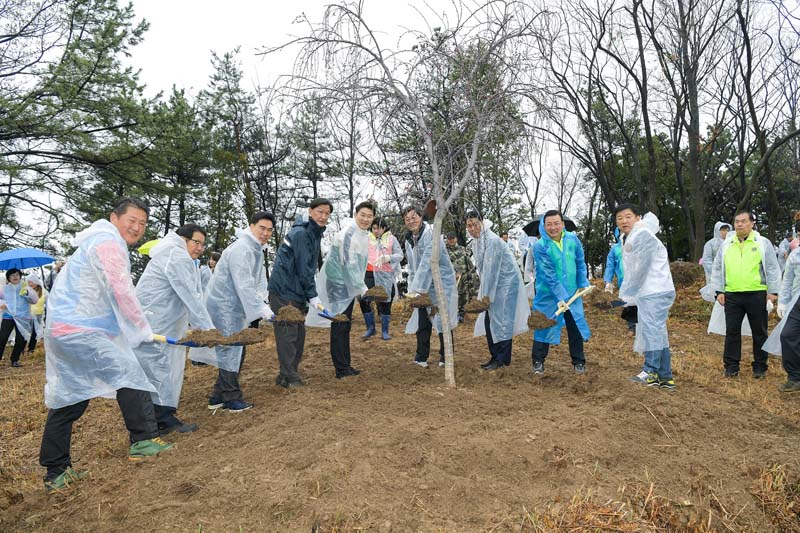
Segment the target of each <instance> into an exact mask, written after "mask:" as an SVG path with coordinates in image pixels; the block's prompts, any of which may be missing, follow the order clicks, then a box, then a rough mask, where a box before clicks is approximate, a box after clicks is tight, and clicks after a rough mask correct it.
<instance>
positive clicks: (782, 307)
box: [778, 304, 786, 318]
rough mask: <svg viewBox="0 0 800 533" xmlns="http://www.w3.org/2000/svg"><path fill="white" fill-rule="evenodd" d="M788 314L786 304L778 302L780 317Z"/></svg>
mask: <svg viewBox="0 0 800 533" xmlns="http://www.w3.org/2000/svg"><path fill="white" fill-rule="evenodd" d="M785 314H786V304H778V318H783V315H785Z"/></svg>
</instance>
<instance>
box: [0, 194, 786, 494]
mask: <svg viewBox="0 0 800 533" xmlns="http://www.w3.org/2000/svg"><path fill="white" fill-rule="evenodd" d="M333 210H334V206H333V204H332V202H330V201H329V200H327V199H325V198H316V199H314V200H312V201H311V202H310V204H309V205H308V208H307V210H306V211H305V212H304V213H302V216H299V217H298V218H297V219H296V220H295V222H294V224H293V225H292V227H291V229H290V230H289V231H288V232H287V233H286V235H285V236H284V237H283V238H282V241H281V242H280V243H279V246H278V248H277V250H276V253H275V259H274V261H273V263H272V268H271V272H270V274H269V275H268V273H267V269H266V267H265V262H264V252H265V250H267V249H268V248H269V246H270V242H271V241H272V235H273V232H274V230H275V225H276V218H275V216H274V215H273V214H272V213H269V212H265V211H262V212H258V213H255V214H254V215H253V216H252V217H251V219H250V220H249V225H248V226H247V227H245V228H241V229H237V230H236V240H235V241H234V242H233V243H232V244H231V245H230V246H228V247H227V248H225V249H224V250H223V251H222V252H212V253H210V254H209V255H208V264H207V265H200V264H199V259H200V258H201V257H203V256H204V254H205V252H206V232H205V230H204V229H203V228H202V227H200V226H198V225H196V224H191V223H189V224H185V225H183V226H181V227H180V228H178V229H176V230H174V231H169V232H168V233H167V234H166V235H164V236H163V237H162V238H161V239H160V240H159V241H158V243H157V244H156V245H155V246H153V247H152V248H151V249H150V251H149V256H150V257H149V262H148V263H147V265H146V267H145V269H144V271H143V273H142V275H141V277H140V278H139V279H138V282H137V283H136V284H134V279H133V276H132V274H131V266H130V258H129V255H128V247H129V246H131V245H133V244H134V243H136V242H138V241H139V240H140V239H141V238H142V236H143V235H144V231H145V228H146V225H147V221H148V217H149V208H148V206H147V205H146V204H144V203H143V202H141V201H140V200H138V199H136V198H124V199H123V200H121V201H120V202H119V203H118V205H116V206H115V208H114V210H113V211H112V213H111V214H110V216H109V219H108V220H105V219H103V220H99V221H97V222H95V223H93V224H92V225H91V226H89V227H88V228H87V229H85V230H83V231H81V232H80V233H78V234H77V236H76V238H75V242H74V245H75V252H74V253H73V254H72V256H71V257H70V258H69V259H68V260H67V261H66V262H65V261H58V262H56V263H55V265H54V266H53V268H52V269H51V271H50V273H49V275H48V276H46V277H45V281H44V282H43V281H42V279H41V278H40V277H39V276H38V275H37V274H35V273H31V274H28V276H27V278H24V277H23V273H22V272H21V271H20V270H18V269H11V270H8V271H7V272H6V273H5V279H6V283H5V284H4V285H2V286H0V311H2V314H3V316H2V324H1V325H0V348H2V349H3V352H4V351H5V347H6V344H7V343H8V340H9V338H10V336H11V335H12V334H14V335H15V341H14V345H13V348H12V350H11V366H12V367H19V366H21V364H22V363H20V357H21V355H22V354H23V352H24V351H25V349H26V348H27V349H28V351H31V352H32V351H33V350H34V349H35V347H36V343H37V341H39V340H43V341H44V346H45V358H46V359H45V360H46V378H47V383H46V385H45V394H44V399H45V404H46V405H47V407H48V408H49V411H48V415H47V420H46V423H45V427H44V432H43V436H42V443H41V450H40V464H41V465H42V466H43V467H45V468H46V469H47V472H46V475H45V478H44V483H45V488H46V490H48V491H60V490H64V489H66V488H68V487H69V486H70V485H71V484H72V483H74V482H76V481H78V480H80V479H82V478H83V477H85V475H86V473H85V472H81V471H78V470H76V469H75V468H73V466H72V461H71V454H70V445H71V435H72V425H73V424H74V422H75V421H76V420H78V419H79V418H80V417H81V416H82V415H83V414H84V412H85V410H86V407H87V406H88V403H89V401H90V400H91V399H93V398H96V397H109V398H116V401H117V403H118V405H119V408H120V412H121V414H122V417H123V420H124V423H125V426H126V428H127V429H128V432H129V436H130V447H129V454H128V458H129V460H130V461H141V460H144V459H146V458H149V457H153V456H155V455H158V454H160V453H162V452H164V451H166V450H169V449H171V448H172V444H170V443H168V442H166V441H165V440H163V439H162V437H163V436H165V435H168V434H170V433H172V432H179V433H191V432H193V431H196V430H197V429H198V425H197V423H193V422H187V421H184V420H181V418H179V417H178V406H179V400H180V396H181V389H182V385H183V379H184V368H185V363H186V349H185V347H184V346H181V345H175V344H169V343H165V342H164V339H167V338H171V339H179V338H182V337H184V336H185V335H186V334H187V332H188V331H189V330H190V329H192V330H211V329H216V330H218V331H219V332H220V333H221V334H222V335H225V336H230V335H233V334H237V333H240V332H242V331H243V330H245V329H246V328H249V327H259V325H260V323H261V322H268V323H269V324H270V326H271V327H272V328H273V329H274V334H275V343H276V354H277V364H278V372H277V375H276V376H275V385H277V386H281V387H285V388H295V387H303V386H305V385H306V384H307V383H306V380H305V379H304V377H303V375H302V372H301V368H300V364H301V361H302V359H303V355H304V350H305V337H306V327H308V326H311V327H328V328H330V355H331V362H332V366H333V375H334V377H335V378H336V379H345V378H351V379H352V377H354V376H359V375H360V374H361V373H362V371H361V370H359V369H358V368H356V367H354V366H353V358H352V354H351V349H350V336H351V327H352V321H353V311H354V310H355V308H356V302H358V308H359V309H360V310H361V313H362V316H363V320H364V323H365V325H366V332H365V333H364V334H363V336H362V338H363V339H370V338H371V337H377V336H378V327H379V326H378V324H380V335H379V339H380V340H381V341H390V340H391V339H392V336H391V335H390V324H391V315H392V302H393V301H396V300H397V299H398V298H399V297H400V292H401V291H400V288H399V286H398V281H399V280H400V279H401V264H402V263H403V262H405V264H406V268H407V276H408V279H407V288H406V291H407V294H406V296H407V297H409V298H412V299H415V300H416V299H419V298H423V297H425V298H427V299H428V303H427V304H424V305H420V306H416V307H415V308H414V310H413V313H412V314H411V316H410V318H409V320H408V322H407V324H406V327H405V333H406V334H413V335H415V337H416V348H415V352H414V354H413V357H411V358H410V359H411V362H412V363H413V364H414V365H416V366H417V367H419V368H421V369H427V368H429V366H430V363H429V358H430V351H431V337H432V336H433V332H434V331H435V332H436V333H437V335H438V338H439V358H438V365H439V366H445V363H446V360H445V344H446V336H449V337H450V339H449V341H450V342H453V343H454V337H453V331H454V330H455V329H456V328H457V326H458V325H459V324H460V323H463V322H464V313H465V306H466V305H467V303H468V302H473V301H478V302H483V304H484V306H485V307H484V308H483V310H482V311H480V312H479V314H478V316H477V318H476V321H475V325H474V329H473V335H474V336H476V337H477V336H485V337H486V342H487V348H488V352H489V358H488V360H487V361H486V362H484V363H483V364H481V366H480V368H481V369H483V370H484V371H487V372H491V371H495V370H498V369H501V368H503V367H506V366H509V365H510V364H511V362H512V346H513V339H514V337H516V336H518V335H521V334H524V333H526V332H528V331H529V328H530V327H531V326H529V318H530V317H531V314H537V313H538V314H541V315H543V316H544V317H547V318H548V319H551V320H552V323H551V325H548V326H541V327H538V328H539V329H535V330H534V332H533V347H532V351H531V370H532V373H533V375H534V376H540V375H542V374H544V373H545V363H546V361H547V357H548V354H549V348H550V346H551V345H553V344H556V345H557V344H560V342H561V339H562V331H563V329H566V333H567V342H568V345H569V356H570V359H571V363H572V371H573V372H574V374H575V375H576V376H581V375H583V374H585V373H586V372H587V371H589V367H588V366H587V357H586V353H585V350H584V343H585V342H586V341H587V340H589V338H590V336H591V329H590V326H589V323H588V320H587V318H586V315H585V313H584V303H583V298H582V295H583V294H585V293H586V292H587V291H590V290H591V283H590V281H589V273H588V271H587V266H586V261H585V257H584V250H583V244H582V243H581V240H580V238H579V237H578V235H577V234H576V233H575V232H573V231H569V230H568V229H567V228H566V226H565V218H564V216H563V214H562V213H561V212H560V211H558V210H550V211H546V212H545V213H544V214H543V215H542V216H541V217H540V219H539V221H538V228H536V229H538V231H537V232H535V233H536V236H535V237H531V238H529V239H525V241H524V243H523V250H521V253H520V251H519V250H517V249H516V247H515V246H513V245H512V244H511V243H509V242H508V233H506V232H500V233H499V235H498V233H496V232H495V231H494V230H493V228H492V224H491V222H489V221H487V220H485V219H484V218H483V216H482V214H481V213H480V212H478V211H475V210H468V211H467V213H466V215H465V217H464V219H463V220H460V221H459V222H460V223H461V224H463V227H464V228H465V229H466V234H467V235H468V236H469V238H470V241H469V248H466V247H464V246H462V245H461V244H459V242H458V236H457V235H456V233H454V232H451V233H447V234H446V236H445V238H444V239H441V240H440V241H438V242H437V241H436V240H435V236H434V230H433V226H431V225H430V224H428V223H427V222H426V221H425V220H424V213H423V210H422V209H421V208H420V207H417V206H413V205H412V206H408V207H406V208H405V209H403V210H402V212H401V214H400V215H401V217H402V224H403V229H404V230H405V235H403V238H402V241H403V243H404V247H403V246H401V240H400V239H398V237H396V236H395V234H393V232H392V231H391V227H390V226H391V225H390V223H389V221H388V219H387V218H386V217H383V216H380V213H379V209H378V206H377V205H376V204H375V203H374V202H371V201H365V202H361V203H359V204H357V205H356V207H355V210H354V212H353V213H352V218H349V217H348V218H346V219H345V220H344V221H343V222H342V223H341V224H340V229H339V231H338V232H337V233H336V234H335V235H333V236H332V237H331V238H330V239H329V242H330V249H329V251H328V253H327V254H326V255H325V257H324V258H323V257H322V255H323V254H322V244H321V243H322V240H323V236H324V235H325V233H326V231H328V223H329V221H330V219H331V216H332V214H333ZM613 220H614V223H615V225H616V230H615V232H614V236H615V241H614V242H613V243H611V246H610V249H609V252H608V256H607V261H606V268H605V274H604V276H603V282H604V285H603V290H605V291H606V292H608V293H611V294H612V295H613V293H614V292H617V296H618V298H617V299H616V300H615V301H614V302H613V303H612V305H613V306H618V307H620V308H621V309H622V317H623V318H624V319H625V321H626V323H627V331H628V334H629V335H630V336H633V337H634V340H633V350H634V351H635V352H638V353H640V354H642V355H643V365H642V370H641V372H639V373H638V374H636V375H635V376H633V377H631V378H630V380H631V381H633V382H635V383H638V384H641V385H644V386H648V387H658V388H661V389H665V390H674V389H675V388H676V383H675V378H674V375H673V373H672V364H671V352H670V344H669V334H668V331H667V319H668V317H669V313H670V308H671V306H672V304H673V302H674V301H675V297H676V292H675V286H674V283H673V279H672V275H671V271H670V263H669V258H668V255H667V250H666V248H665V246H664V245H663V243H662V242H661V240H660V239H659V238H658V236H657V235H658V233H659V221H658V219H657V218H656V217H655V215H653V214H652V213H644V212H642V211H641V210H640V208H639V207H638V206H636V205H633V204H621V205H619V206H617V208H616V209H615V211H614V219H613ZM754 227H755V220H754V217H753V214H752V213H751V212H748V211H741V212H737V213H736V214H735V216H734V219H733V222H732V223H727V222H718V223H716V224H715V226H714V230H713V237H712V239H710V240H709V241H708V242H707V243H706V245H705V247H704V251H703V258H702V260H701V263H702V265H703V269H704V272H705V278H706V286H705V287H704V288H703V289H702V291H701V294H702V296H703V298H705V299H707V300H709V301H713V302H714V304H715V306H714V311H713V312H712V318H711V321H710V323H709V331H710V332H711V331H716V332H718V333H722V334H724V335H725V343H724V349H723V353H722V367H723V368H722V371H723V376H725V377H726V378H731V379H733V378H736V377H738V376H739V373H740V364H741V345H742V335H743V334H746V335H750V336H752V343H753V362H752V372H753V377H754V378H756V379H762V378H764V377H765V376H766V373H767V371H768V367H769V365H768V353H773V354H776V355H781V356H782V363H783V367H784V370H785V371H786V373H787V376H788V379H787V381H786V383H784V384H783V385H782V386H781V387H780V390H781V391H782V392H787V393H788V392H796V391H800V340H798V333H800V305H799V304H798V303H797V301H798V296H800V251H798V246H797V239H796V238H793V237H794V235H793V233H792V232H790V233H788V234H786V235H785V238H784V239H783V240H782V241H781V243H780V244H779V245H778V247H774V246H773V244H772V243H771V242H770V241H769V239H767V238H766V237H764V236H763V235H761V234H759V233H758V232H757V231H756V230H755V229H754ZM433 264H436V266H437V269H436V270H438V274H439V276H440V282H441V284H440V286H439V290H437V288H436V285H435V283H434V275H433V268H432V265H433ZM615 280H616V284H615ZM379 287H380V288H383V290H384V291H385V294H386V296H387V299H386V300H381V301H374V300H373V299H372V298H371V297H369V296H367V294H368V291H369V290H370V289H374V288H379ZM442 298H443V299H442ZM531 300H532V301H531ZM773 305H776V306H777V314H778V316H779V317H780V318H781V320H780V322H779V324H778V326H777V327H776V328H775V329H774V330H773V332H772V334H771V335H769V334H768V333H769V332H768V314H769V312H770V309H771V308H772V306H773ZM287 307H289V308H294V310H295V311H297V312H298V313H300V315H301V316H305V317H306V319H305V322H302V321H287V320H276V312H278V311H281V310H283V309H284V308H287ZM337 316H338V317H345V319H342V320H332V318H333V317H337ZM445 319H446V320H445ZM154 332H157V333H158V334H154ZM162 336H163V337H162ZM3 352H0V359H2V357H3ZM245 355H246V347H245V346H241V345H219V346H215V347H213V348H192V349H191V350H190V351H189V358H190V359H191V360H192V362H193V364H205V365H213V366H215V367H216V368H217V374H216V380H215V382H214V384H213V387H212V388H211V391H210V393H209V395H208V408H209V409H212V410H218V409H221V410H223V411H227V412H232V413H238V412H242V411H247V410H249V409H252V408H253V407H254V405H253V404H252V403H251V402H249V401H247V400H246V399H245V395H244V392H243V390H242V388H241V385H240V381H239V379H240V373H241V371H242V365H243V363H244V360H245Z"/></svg>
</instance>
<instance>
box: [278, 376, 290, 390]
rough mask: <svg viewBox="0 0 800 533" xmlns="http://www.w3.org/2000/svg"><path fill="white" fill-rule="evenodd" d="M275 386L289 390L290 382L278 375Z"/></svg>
mask: <svg viewBox="0 0 800 533" xmlns="http://www.w3.org/2000/svg"><path fill="white" fill-rule="evenodd" d="M275 385H279V386H281V387H283V388H287V387H288V386H289V382H288V381H287V380H286V378H285V377H283V376H282V375H280V374H278V375H277V376H275Z"/></svg>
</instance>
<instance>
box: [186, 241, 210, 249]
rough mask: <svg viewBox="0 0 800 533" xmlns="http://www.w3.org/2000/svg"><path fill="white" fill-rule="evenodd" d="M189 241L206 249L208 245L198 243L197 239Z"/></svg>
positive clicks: (201, 242)
mask: <svg viewBox="0 0 800 533" xmlns="http://www.w3.org/2000/svg"><path fill="white" fill-rule="evenodd" d="M189 240H190V241H192V242H193V243H195V244H196V245H197V246H199V247H200V248H205V247H206V243H204V242H203V241H198V240H197V239H189Z"/></svg>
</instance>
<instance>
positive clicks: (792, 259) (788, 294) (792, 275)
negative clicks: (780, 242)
mask: <svg viewBox="0 0 800 533" xmlns="http://www.w3.org/2000/svg"><path fill="white" fill-rule="evenodd" d="M798 297H800V248H795V249H794V250H792V253H790V254H789V257H788V258H787V259H786V269H785V270H784V272H783V282H782V283H781V289H780V292H779V293H778V303H779V304H782V305H785V306H786V311H785V314H784V315H783V318H782V319H781V321H780V322H778V325H777V326H775V329H774V330H772V333H771V334H770V336H769V338H768V339H767V342H765V343H764V346H762V347H761V349H762V350H764V351H765V352H767V353H771V354H773V355H782V351H781V331H783V326H784V325H785V324H786V317H788V316H789V313H791V312H792V309H793V308H794V305H795V303H797V298H798Z"/></svg>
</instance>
